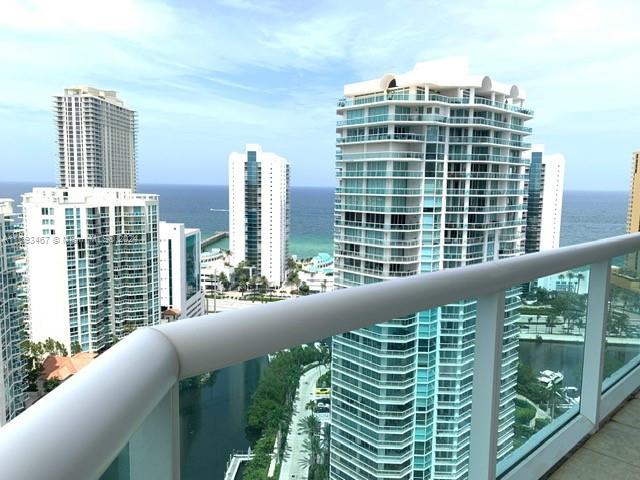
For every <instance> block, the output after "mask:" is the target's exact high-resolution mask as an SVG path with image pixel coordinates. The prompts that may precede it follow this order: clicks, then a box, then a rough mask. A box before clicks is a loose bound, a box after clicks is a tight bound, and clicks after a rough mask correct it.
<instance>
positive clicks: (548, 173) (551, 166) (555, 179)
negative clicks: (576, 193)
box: [523, 145, 565, 253]
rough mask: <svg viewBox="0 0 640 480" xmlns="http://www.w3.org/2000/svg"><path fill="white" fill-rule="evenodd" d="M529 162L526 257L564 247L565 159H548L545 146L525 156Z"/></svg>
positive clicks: (532, 150)
mask: <svg viewBox="0 0 640 480" xmlns="http://www.w3.org/2000/svg"><path fill="white" fill-rule="evenodd" d="M523 156H524V157H526V158H527V159H529V161H530V162H531V163H530V166H529V189H528V193H529V195H528V199H527V240H526V242H525V251H526V253H531V252H540V251H543V250H550V249H553V248H558V247H559V246H560V222H561V220H562V194H563V192H564V163H565V162H564V156H562V155H561V154H559V153H556V154H553V155H547V154H545V153H544V145H534V146H533V148H532V149H531V150H529V151H526V152H524V153H523Z"/></svg>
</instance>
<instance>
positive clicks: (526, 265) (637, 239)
mask: <svg viewBox="0 0 640 480" xmlns="http://www.w3.org/2000/svg"><path fill="white" fill-rule="evenodd" d="M637 250H640V234H630V235H622V236H618V237H613V238H609V239H605V240H598V241H595V242H590V243H585V244H581V245H575V246H570V247H564V248H561V249H557V250H551V251H545V252H540V253H535V254H529V255H524V256H519V257H513V258H509V259H504V260H499V261H493V262H487V263H482V264H476V265H472V266H467V267H462V268H455V269H448V270H441V271H438V272H432V273H428V274H423V275H416V276H412V277H405V278H400V279H396V280H392V281H387V282H382V283H377V284H372V285H366V286H362V287H357V288H350V289H344V290H338V291H334V292H329V293H324V294H318V295H312V296H309V297H301V298H296V299H292V300H288V301H283V302H276V303H271V304H267V305H260V306H256V307H251V308H247V309H243V310H238V311H230V312H224V313H220V314H216V315H206V316H202V317H198V318H193V319H185V320H180V321H178V322H175V323H169V324H165V325H160V326H154V327H147V328H143V329H139V330H138V331H136V332H134V333H133V334H131V335H129V336H128V337H127V338H125V339H124V340H123V341H121V342H119V343H118V344H116V345H115V346H114V347H112V348H111V349H110V350H109V351H107V352H106V353H104V354H103V355H101V356H100V357H99V358H98V359H97V360H96V361H95V362H93V363H92V364H91V365H90V366H89V367H87V368H85V369H84V370H82V371H81V372H79V373H78V374H77V375H75V376H74V377H73V378H71V379H69V380H68V381H66V382H64V383H63V384H62V385H60V387H58V388H57V389H55V390H54V391H53V392H51V393H49V394H48V395H47V396H46V397H44V398H43V399H42V400H40V401H39V402H38V403H36V404H35V405H33V406H32V407H31V408H29V409H27V410H26V411H25V412H24V413H22V414H21V415H19V416H18V417H16V418H15V419H14V420H12V421H11V422H9V423H8V424H7V425H6V426H5V427H3V428H2V429H0V465H2V474H3V477H5V478H11V479H22V478H24V479H32V478H49V479H69V478H97V477H99V476H100V475H101V474H102V473H103V472H104V471H105V470H106V468H107V467H108V466H109V465H110V463H111V462H112V461H113V459H114V458H115V457H116V456H117V454H118V453H119V452H120V450H121V449H122V448H123V447H124V446H125V445H126V444H127V442H128V441H129V439H130V438H131V437H132V436H133V435H134V433H135V432H136V430H137V429H138V428H139V427H140V426H141V425H142V423H143V421H144V420H145V418H146V417H147V415H149V414H150V412H152V411H153V410H154V408H156V406H157V405H158V404H159V402H160V401H161V400H162V399H163V397H164V396H165V395H167V394H168V393H169V392H170V390H171V389H172V388H173V386H174V385H175V383H176V382H177V381H178V380H179V379H182V378H187V377H191V376H193V375H197V374H201V373H205V372H209V371H212V370H218V369H220V368H224V367H227V366H230V365H233V364H236V363H238V362H242V361H245V360H248V359H251V358H255V357H259V356H262V355H265V354H268V353H272V352H275V351H279V350H282V349H284V348H290V347H292V346H297V345H300V344H302V343H308V342H312V341H316V340H317V339H319V338H327V337H329V336H332V335H336V334H339V333H342V332H345V331H349V330H355V329H358V328H362V327H366V326H369V325H371V324H374V323H381V322H384V321H386V320H388V319H390V318H394V317H398V316H402V315H408V314H412V313H415V312H418V311H422V310H428V309H430V308H434V307H437V306H440V305H445V304H448V303H453V302H455V301H457V300H460V299H463V298H477V297H482V296H486V295H490V294H496V293H497V292H501V291H504V290H506V289H507V288H509V287H512V286H513V285H519V284H521V283H524V282H526V281H529V280H532V279H535V278H539V277H542V276H546V275H550V274H553V273H557V272H561V271H565V270H569V269H571V268H576V267H579V266H583V265H588V264H595V263H598V262H603V261H608V260H610V259H611V258H613V257H616V256H620V255H623V254H626V253H630V252H632V251H637ZM258 309H259V310H258ZM56 445H62V446H63V448H62V449H59V448H56V447H55V446H56ZM61 456H62V458H61Z"/></svg>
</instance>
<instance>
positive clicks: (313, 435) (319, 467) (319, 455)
mask: <svg viewBox="0 0 640 480" xmlns="http://www.w3.org/2000/svg"><path fill="white" fill-rule="evenodd" d="M298 428H299V430H298V433H304V434H306V435H307V438H306V439H305V440H304V442H303V443H302V449H303V450H304V452H305V453H306V454H307V456H306V458H305V459H304V465H305V466H307V467H308V468H309V476H308V478H309V479H313V480H328V478H329V441H330V440H329V436H330V427H329V425H326V426H325V428H324V431H323V432H321V425H320V420H319V419H318V417H317V416H315V415H314V414H311V415H309V416H307V417H304V418H303V419H301V420H300V423H299V425H298Z"/></svg>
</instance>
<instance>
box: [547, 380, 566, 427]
mask: <svg viewBox="0 0 640 480" xmlns="http://www.w3.org/2000/svg"><path fill="white" fill-rule="evenodd" d="M561 392H563V384H562V382H557V383H556V382H551V385H550V386H549V415H550V416H551V418H555V417H556V415H555V414H556V407H557V406H558V400H559V399H560V395H561Z"/></svg>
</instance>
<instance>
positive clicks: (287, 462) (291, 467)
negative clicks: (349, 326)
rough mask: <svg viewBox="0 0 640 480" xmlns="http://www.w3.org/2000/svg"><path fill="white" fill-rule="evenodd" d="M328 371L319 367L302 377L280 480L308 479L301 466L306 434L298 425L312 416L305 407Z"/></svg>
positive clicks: (304, 454)
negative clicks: (299, 429) (299, 430)
mask: <svg viewBox="0 0 640 480" xmlns="http://www.w3.org/2000/svg"><path fill="white" fill-rule="evenodd" d="M326 371H327V367H325V366H323V365H319V366H317V367H315V368H312V369H311V370H309V371H308V372H306V373H304V374H303V375H302V377H300V385H299V386H298V392H297V394H296V399H295V402H294V403H293V415H292V417H291V426H290V427H289V435H288V436H287V453H286V455H285V458H284V461H283V462H282V467H281V468H280V480H291V479H296V480H305V479H306V478H307V475H308V472H307V467H306V466H302V465H300V463H301V462H302V461H303V459H304V458H305V457H306V453H305V452H303V451H302V443H303V442H304V440H305V439H306V434H305V433H302V434H299V433H298V424H299V423H300V419H302V418H304V417H306V416H308V415H311V411H310V410H306V409H305V406H306V405H307V403H309V401H311V400H313V399H314V398H315V397H314V393H315V388H316V382H317V381H318V379H319V378H320V376H321V375H322V374H323V373H325V372H326Z"/></svg>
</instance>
